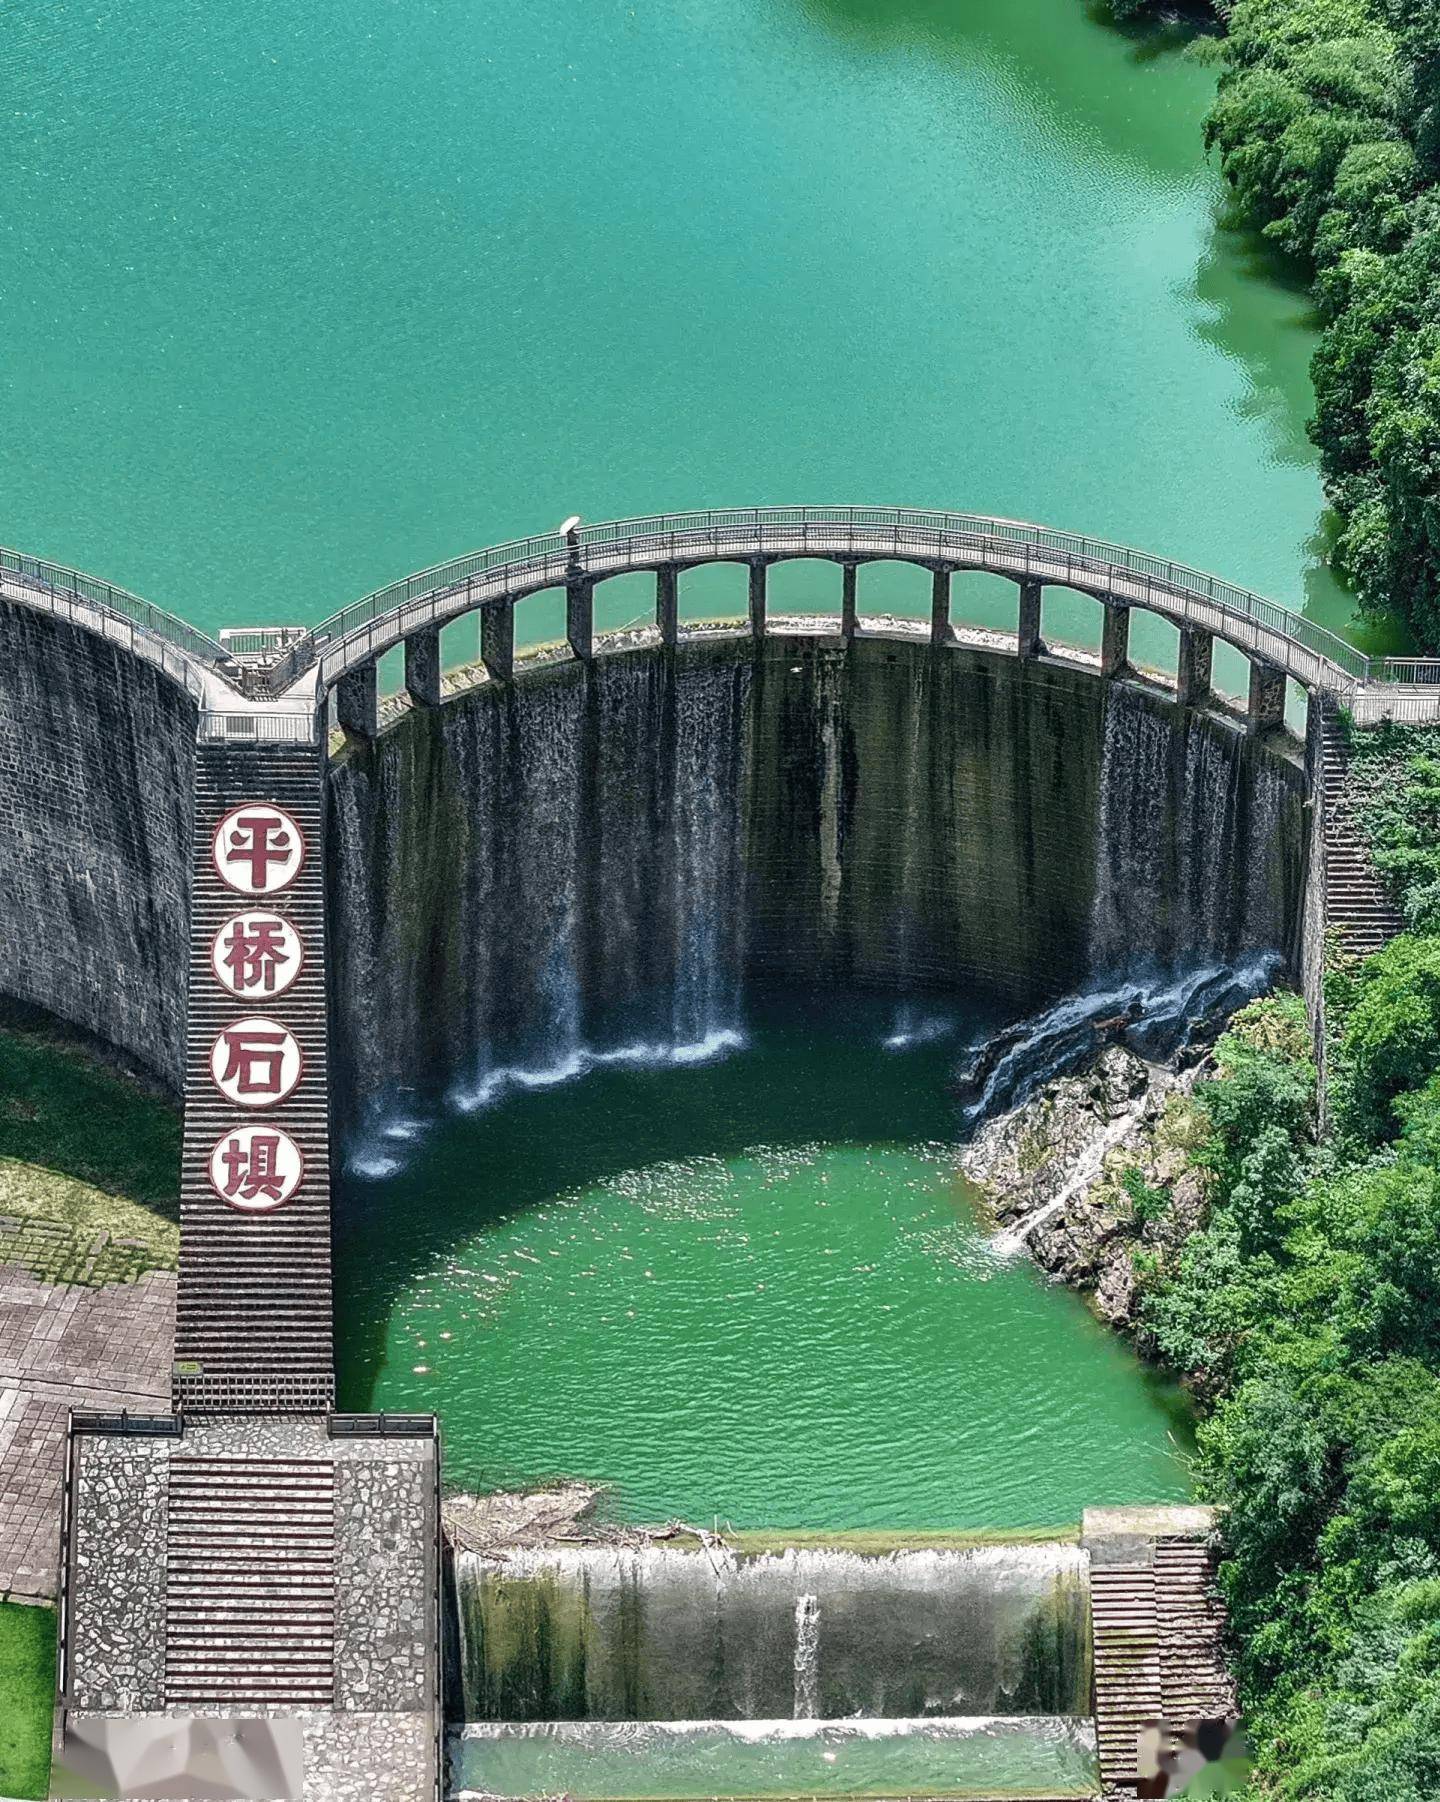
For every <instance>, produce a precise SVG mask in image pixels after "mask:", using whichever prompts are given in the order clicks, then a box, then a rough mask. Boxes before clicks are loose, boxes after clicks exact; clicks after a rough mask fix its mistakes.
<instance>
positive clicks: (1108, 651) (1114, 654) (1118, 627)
mask: <svg viewBox="0 0 1440 1802" xmlns="http://www.w3.org/2000/svg"><path fill="white" fill-rule="evenodd" d="M1129 667H1130V609H1129V608H1128V607H1125V606H1121V605H1120V604H1119V603H1117V602H1110V603H1108V604H1107V605H1106V608H1105V623H1104V625H1103V626H1102V627H1101V631H1100V674H1101V675H1102V676H1107V677H1113V676H1123V675H1124V674H1125V672H1126V670H1127V669H1129Z"/></svg>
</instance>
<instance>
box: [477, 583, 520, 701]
mask: <svg viewBox="0 0 1440 1802" xmlns="http://www.w3.org/2000/svg"><path fill="white" fill-rule="evenodd" d="M480 661H481V662H482V663H483V664H484V665H485V668H486V669H487V670H488V671H489V673H490V674H491V675H492V676H493V677H494V678H495V680H496V681H497V682H508V681H509V680H510V678H511V677H512V676H513V675H514V674H515V603H514V601H512V600H511V599H510V597H509V595H506V596H505V598H504V599H503V600H499V601H493V602H492V603H491V604H490V605H489V606H488V607H482V608H481V609H480Z"/></svg>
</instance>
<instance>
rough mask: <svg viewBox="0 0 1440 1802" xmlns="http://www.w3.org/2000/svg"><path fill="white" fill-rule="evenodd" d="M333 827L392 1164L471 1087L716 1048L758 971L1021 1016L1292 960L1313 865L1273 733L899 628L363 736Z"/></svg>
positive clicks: (357, 1096)
mask: <svg viewBox="0 0 1440 1802" xmlns="http://www.w3.org/2000/svg"><path fill="white" fill-rule="evenodd" d="M330 808H331V819H330V833H329V845H330V855H331V857H332V859H333V862H334V880H333V882H332V884H331V893H332V908H333V912H334V918H333V922H332V924H333V938H332V943H333V945H334V947H335V953H334V964H335V979H334V985H335V986H334V1003H333V1005H334V1007H335V1011H336V1015H337V1020H336V1027H337V1031H336V1041H337V1044H338V1045H339V1047H340V1048H341V1052H340V1061H341V1065H342V1069H341V1076H342V1085H341V1090H342V1097H343V1105H344V1106H345V1110H346V1113H347V1117H348V1123H349V1127H350V1130H351V1132H352V1135H354V1134H356V1133H359V1134H360V1135H361V1137H360V1142H361V1144H362V1146H364V1147H365V1149H364V1150H363V1151H362V1155H364V1156H368V1157H370V1158H371V1159H372V1160H373V1159H375V1157H376V1142H375V1140H374V1138H373V1135H372V1136H370V1137H369V1138H368V1140H367V1138H366V1136H365V1134H364V1129H365V1128H366V1127H367V1126H370V1127H374V1126H376V1125H377V1124H378V1123H380V1122H382V1121H388V1122H389V1123H390V1129H391V1130H392V1132H399V1133H402V1134H403V1130H404V1120H405V1117H406V1115H407V1113H408V1112H419V1113H423V1112H424V1111H425V1110H427V1109H428V1108H431V1107H433V1106H434V1105H435V1103H436V1101H437V1099H438V1098H439V1097H441V1096H446V1097H448V1099H449V1101H450V1103H451V1105H454V1106H458V1107H461V1108H466V1107H473V1106H477V1105H483V1104H484V1103H486V1102H487V1101H489V1100H491V1099H494V1098H496V1097H498V1096H499V1095H501V1094H503V1093H504V1092H505V1090H506V1089H507V1088H509V1087H513V1086H516V1085H534V1084H540V1083H549V1082H553V1081H557V1080H560V1079H562V1078H563V1077H565V1076H568V1075H572V1074H576V1073H578V1072H580V1071H581V1070H583V1069H585V1068H587V1067H589V1066H590V1065H592V1064H594V1063H596V1062H601V1061H606V1060H613V1059H626V1058H629V1059H636V1060H653V1059H661V1058H669V1059H675V1060H678V1061H686V1060H692V1061H693V1060H700V1059H703V1058H704V1057H706V1056H709V1055H711V1054H713V1053H715V1052H716V1051H718V1050H722V1049H724V1048H725V1047H727V1046H729V1045H732V1044H735V1043H737V1042H739V1040H740V1039H741V1037H742V1036H743V1033H744V1025H745V996H746V992H747V989H748V988H749V986H750V985H752V984H755V983H764V982H770V981H775V982H780V983H786V984H791V985H802V986H814V985H835V984H838V985H842V986H847V987H850V988H854V989H870V990H876V991H880V992H889V993H892V994H894V995H895V996H896V997H897V1000H899V1001H900V1002H901V1003H902V1004H908V1003H910V1002H912V1001H914V1000H915V999H916V998H917V997H935V996H943V995H944V994H945V993H947V992H948V993H951V994H955V993H957V992H965V993H967V994H969V995H972V996H978V997H984V998H987V999H989V1000H993V1002H994V1004H995V1006H996V1008H997V1011H999V1012H1001V1013H1005V1012H1008V1014H1009V1016H1010V1017H1011V1018H1014V1017H1015V1016H1016V1015H1017V1014H1019V1013H1023V1012H1029V1011H1033V1010H1036V1009H1043V1008H1044V1007H1046V1006H1047V1005H1050V1004H1053V1003H1054V1002H1055V1001H1056V999H1057V998H1058V997H1060V996H1062V995H1065V994H1070V993H1075V992H1077V991H1083V990H1086V989H1094V990H1096V991H1097V992H1104V991H1108V990H1109V989H1111V988H1113V987H1115V986H1116V982H1115V979H1116V978H1117V977H1122V976H1123V977H1127V978H1137V977H1138V978H1140V979H1143V980H1149V981H1151V982H1152V983H1153V982H1157V981H1160V980H1162V979H1163V978H1164V977H1165V975H1166V974H1167V973H1171V974H1173V973H1176V972H1179V971H1181V970H1184V969H1187V968H1189V967H1191V966H1193V965H1195V964H1197V963H1201V964H1207V963H1214V964H1217V965H1224V964H1226V963H1228V962H1230V961H1232V960H1234V959H1236V958H1238V957H1241V956H1242V955H1245V954H1248V953H1255V952H1264V951H1268V952H1271V953H1275V954H1278V961H1279V962H1280V963H1282V964H1283V963H1285V962H1287V961H1290V959H1291V956H1292V947H1293V942H1294V938H1295V933H1296V922H1297V918H1298V910H1299V895H1300V885H1301V870H1302V868H1303V858H1302V849H1303V838H1304V820H1303V807H1302V782H1301V777H1300V771H1299V768H1298V765H1297V763H1296V761H1295V760H1294V759H1293V758H1292V757H1289V756H1287V755H1285V754H1284V753H1283V752H1282V751H1280V750H1278V749H1277V748H1275V747H1274V746H1273V745H1272V744H1267V743H1257V742H1256V741H1253V740H1250V739H1247V738H1245V737H1244V736H1243V734H1242V733H1241V732H1240V731H1239V730H1238V728H1237V727H1235V726H1233V725H1232V724H1231V723H1229V722H1228V721H1224V720H1220V719H1217V718H1216V717H1214V716H1213V715H1202V714H1198V713H1191V712H1187V711H1186V710H1183V709H1180V708H1178V707H1177V706H1176V705H1175V704H1174V703H1173V701H1170V700H1168V699H1166V698H1164V697H1163V696H1161V695H1160V694H1158V693H1157V692H1155V691H1152V690H1149V689H1147V688H1144V687H1142V686H1140V685H1137V684H1129V683H1124V682H1109V683H1103V682H1100V681H1098V680H1097V679H1096V678H1095V677H1094V676H1093V675H1092V674H1090V673H1088V672H1087V671H1085V670H1083V669H1080V668H1076V667H1074V666H1070V667H1061V666H1057V665H1054V664H1046V663H1043V662H1029V661H1027V662H1024V663H1021V662H1019V661H1018V660H1016V659H1014V658H1011V657H1007V656H1004V655H1001V654H998V653H989V652H984V651H979V650H972V649H969V648H961V649H953V650H949V651H947V652H946V653H945V654H943V655H942V656H938V657H937V656H936V655H934V654H933V653H931V652H930V651H929V650H928V649H927V648H926V647H924V646H923V645H920V644H914V645H911V644H907V643H904V642H896V641H888V640H868V641H866V640H862V641H857V642H856V643H855V644H853V645H852V646H851V647H850V648H849V649H848V651H846V650H840V649H838V648H836V647H835V646H834V645H833V643H826V642H824V641H822V640H819V639H817V638H815V637H813V636H812V637H804V636H798V635H797V636H793V637H785V636H780V635H775V636H772V637H771V638H770V639H767V641H766V642H765V644H764V646H763V647H762V648H761V649H760V650H759V651H758V652H757V651H756V650H755V649H753V648H752V647H751V646H750V645H749V643H748V641H745V640H741V639H739V638H738V637H737V636H733V635H730V636H727V635H720V634H717V635H715V636H714V637H710V638H704V639H695V640H690V641H687V642H684V643H682V645H681V646H680V648H679V650H678V651H677V652H672V653H664V652H661V651H659V650H657V649H654V648H642V649H631V650H626V651H617V652H612V653H608V654H605V655H602V656H599V657H597V658H596V660H595V661H594V663H593V664H591V665H589V666H588V667H582V666H580V665H577V664H576V663H573V662H569V661H566V662H549V663H545V662H540V663H538V664H537V665H536V666H535V667H532V668H531V669H529V670H527V671H524V672H522V674H521V675H520V676H519V677H518V679H517V680H516V681H515V682H514V683H513V684H502V683H496V682H492V681H488V680H483V681H481V682H479V683H478V684H477V685H476V686H475V687H474V688H472V689H471V690H469V691H467V692H465V693H463V694H461V695H460V696H458V697H457V698H455V699H454V700H452V701H450V702H449V703H448V704H447V705H445V706H443V707H441V708H439V709H436V710H425V709H413V710H411V711H410V712H409V713H407V714H406V715H405V716H404V717H403V718H402V719H401V720H400V721H399V723H398V724H397V725H396V726H395V727H394V728H393V729H392V730H391V731H389V732H387V733H386V734H384V735H383V736H382V738H381V739H380V740H379V741H378V742H377V743H376V744H375V745H374V746H373V747H370V748H369V749H365V750H360V749H355V750H352V752H350V753H349V754H348V756H347V759H346V760H345V761H344V762H343V763H342V765H341V766H340V767H339V768H338V769H337V771H336V773H335V775H334V778H333V780H332V782H331V784H330ZM906 1019H907V1016H905V1015H903V1014H902V1017H901V1020H900V1022H899V1026H898V1036H899V1038H900V1039H902V1040H903V1037H904V1033H905V1031H906V1030H907V1026H906ZM383 1158H384V1152H383V1147H382V1149H381V1153H380V1161H379V1162H378V1163H377V1164H375V1165H374V1167H376V1168H383V1167H384V1164H383Z"/></svg>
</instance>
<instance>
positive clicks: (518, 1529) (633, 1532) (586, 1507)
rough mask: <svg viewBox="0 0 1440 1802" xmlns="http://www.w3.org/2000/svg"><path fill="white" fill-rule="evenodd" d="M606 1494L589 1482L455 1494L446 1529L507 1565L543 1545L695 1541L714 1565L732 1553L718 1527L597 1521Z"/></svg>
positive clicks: (467, 1548) (460, 1544)
mask: <svg viewBox="0 0 1440 1802" xmlns="http://www.w3.org/2000/svg"><path fill="white" fill-rule="evenodd" d="M602 1494H603V1491H602V1490H601V1489H599V1488H598V1487H597V1486H595V1485H593V1484H589V1483H558V1484H555V1485H554V1486H553V1487H552V1488H549V1489H524V1490H497V1491H495V1492H494V1493H493V1494H490V1495H478V1496H473V1495H461V1496H452V1497H451V1498H450V1499H449V1500H447V1502H446V1503H445V1509H444V1517H445V1530H446V1532H447V1534H448V1535H449V1537H450V1540H451V1542H452V1544H453V1545H454V1546H455V1548H456V1549H457V1550H458V1551H464V1552H476V1553H478V1554H479V1555H480V1556H481V1557H484V1558H493V1559H495V1560H497V1561H498V1562H504V1560H505V1557H506V1555H507V1553H510V1552H516V1551H523V1550H529V1549H533V1548H535V1547H542V1546H562V1545H593V1546H609V1547H614V1548H617V1549H620V1548H627V1547H628V1548H631V1549H634V1550H639V1549H642V1548H644V1547H645V1546H648V1545H661V1544H666V1543H672V1542H674V1541H677V1540H693V1541H694V1542H695V1543H696V1544H697V1545H698V1546H699V1547H700V1549H701V1550H702V1551H703V1552H704V1553H705V1555H706V1556H707V1557H708V1558H709V1559H710V1562H711V1564H712V1565H714V1566H715V1568H716V1570H717V1572H718V1569H719V1566H718V1565H717V1564H716V1558H715V1554H716V1553H717V1552H718V1553H719V1554H721V1555H722V1556H724V1555H728V1554H729V1552H730V1543H729V1541H728V1539H727V1538H726V1536H725V1534H724V1533H722V1532H721V1531H720V1529H719V1524H718V1522H717V1524H716V1526H715V1527H713V1528H711V1527H697V1526H693V1525H692V1524H691V1523H690V1522H689V1521H684V1520H668V1521H666V1522H665V1523H664V1525H663V1526H655V1527H631V1526H624V1525H622V1524H621V1523H619V1522H617V1521H605V1520H597V1519H596V1518H595V1504H596V1502H597V1501H598V1500H599V1498H600V1496H601V1495H602Z"/></svg>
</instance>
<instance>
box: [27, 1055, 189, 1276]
mask: <svg viewBox="0 0 1440 1802" xmlns="http://www.w3.org/2000/svg"><path fill="white" fill-rule="evenodd" d="M179 1176H180V1115H179V1111H178V1109H176V1108H174V1107H172V1106H171V1105H170V1104H169V1103H168V1102H166V1101H164V1100H162V1099H160V1097H159V1096H157V1095H156V1094H154V1093H152V1092H150V1091H148V1090H147V1089H145V1088H144V1087H142V1085H141V1084H140V1083H139V1082H137V1081H135V1080H133V1079H132V1078H130V1077H128V1076H126V1075H125V1074H123V1073H122V1072H121V1071H119V1070H117V1069H113V1068H110V1067H108V1066H107V1065H106V1064H104V1063H102V1062H101V1061H100V1060H99V1058H98V1057H96V1056H95V1055H94V1054H93V1053H92V1052H90V1051H89V1050H87V1049H86V1048H85V1047H84V1046H82V1045H80V1044H78V1043H76V1042H74V1041H72V1040H69V1039H66V1038H64V1037H62V1036H61V1035H60V1034H59V1033H58V1032H53V1033H52V1032H49V1031H46V1030H45V1029H43V1028H39V1027H18V1026H13V1025H10V1026H0V1216H3V1217H4V1220H3V1222H0V1257H4V1258H6V1259H10V1260H13V1261H17V1262H19V1263H22V1264H24V1265H25V1266H26V1267H27V1268H28V1269H30V1270H32V1271H33V1272H34V1273H35V1274H36V1275H37V1276H40V1277H43V1278H44V1279H46V1280H47V1281H53V1282H88V1283H101V1282H131V1281H133V1280H134V1279H135V1277H137V1276H138V1275H139V1274H140V1273H141V1272H142V1271H144V1270H147V1269H154V1268H161V1269H164V1268H170V1267H172V1266H173V1265H174V1264H175V1261H176V1259H177V1257H178V1255H179V1224H178V1222H179Z"/></svg>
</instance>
